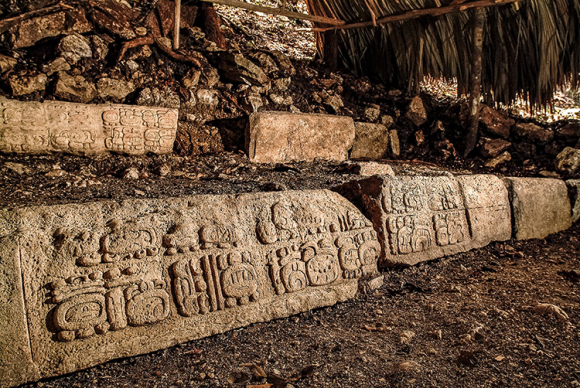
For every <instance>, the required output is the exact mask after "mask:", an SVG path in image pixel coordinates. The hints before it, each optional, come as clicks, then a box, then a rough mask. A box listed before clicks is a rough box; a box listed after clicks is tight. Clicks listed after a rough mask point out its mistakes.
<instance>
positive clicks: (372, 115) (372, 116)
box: [365, 107, 381, 122]
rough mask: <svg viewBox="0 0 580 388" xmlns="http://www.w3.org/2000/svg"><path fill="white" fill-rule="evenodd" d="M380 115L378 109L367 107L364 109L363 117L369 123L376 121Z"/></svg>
mask: <svg viewBox="0 0 580 388" xmlns="http://www.w3.org/2000/svg"><path fill="white" fill-rule="evenodd" d="M380 115H381V110H380V108H375V107H368V108H366V109H365V117H366V118H367V120H369V121H371V122H375V121H377V120H378V119H379V116H380Z"/></svg>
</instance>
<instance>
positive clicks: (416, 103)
mask: <svg viewBox="0 0 580 388" xmlns="http://www.w3.org/2000/svg"><path fill="white" fill-rule="evenodd" d="M405 117H407V118H408V119H409V120H411V122H412V123H413V124H415V125H416V126H418V127H419V126H421V125H423V124H425V122H427V110H426V109H425V105H424V104H423V100H422V99H421V97H419V96H416V97H414V98H413V99H412V100H411V103H410V104H409V106H408V107H407V113H406V114H405Z"/></svg>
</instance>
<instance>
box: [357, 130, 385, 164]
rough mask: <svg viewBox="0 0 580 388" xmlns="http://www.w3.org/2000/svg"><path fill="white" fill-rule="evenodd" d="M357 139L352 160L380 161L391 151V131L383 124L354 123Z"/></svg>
mask: <svg viewBox="0 0 580 388" xmlns="http://www.w3.org/2000/svg"><path fill="white" fill-rule="evenodd" d="M354 128H355V139H354V144H353V146H352V150H351V152H350V157H351V158H352V159H356V158H370V159H380V158H382V157H383V156H384V155H385V154H386V153H387V151H388V150H389V130H388V129H387V127H385V126H384V125H382V124H371V123H358V122H356V123H354Z"/></svg>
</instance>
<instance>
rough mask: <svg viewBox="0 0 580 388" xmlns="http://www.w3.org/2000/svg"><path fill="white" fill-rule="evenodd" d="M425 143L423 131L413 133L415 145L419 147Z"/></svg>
mask: <svg viewBox="0 0 580 388" xmlns="http://www.w3.org/2000/svg"><path fill="white" fill-rule="evenodd" d="M424 143H425V133H424V132H423V131H417V132H415V144H417V146H418V147H421V146H422V145H423V144H424Z"/></svg>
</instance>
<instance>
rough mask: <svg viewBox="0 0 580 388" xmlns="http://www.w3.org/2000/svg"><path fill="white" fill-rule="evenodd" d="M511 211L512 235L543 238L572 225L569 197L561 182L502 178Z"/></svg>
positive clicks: (540, 179) (524, 238)
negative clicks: (507, 193)
mask: <svg viewBox="0 0 580 388" xmlns="http://www.w3.org/2000/svg"><path fill="white" fill-rule="evenodd" d="M504 181H505V183H506V186H507V187H508V190H509V194H510V200H511V205H512V213H513V227H514V237H515V238H517V239H518V240H526V239H532V238H544V237H546V236H548V235H550V234H552V233H556V232H560V231H562V230H566V229H568V228H569V227H570V226H572V216H571V209H570V199H569V198H568V190H567V188H566V184H565V183H564V181H561V180H558V179H546V178H505V179H504Z"/></svg>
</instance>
